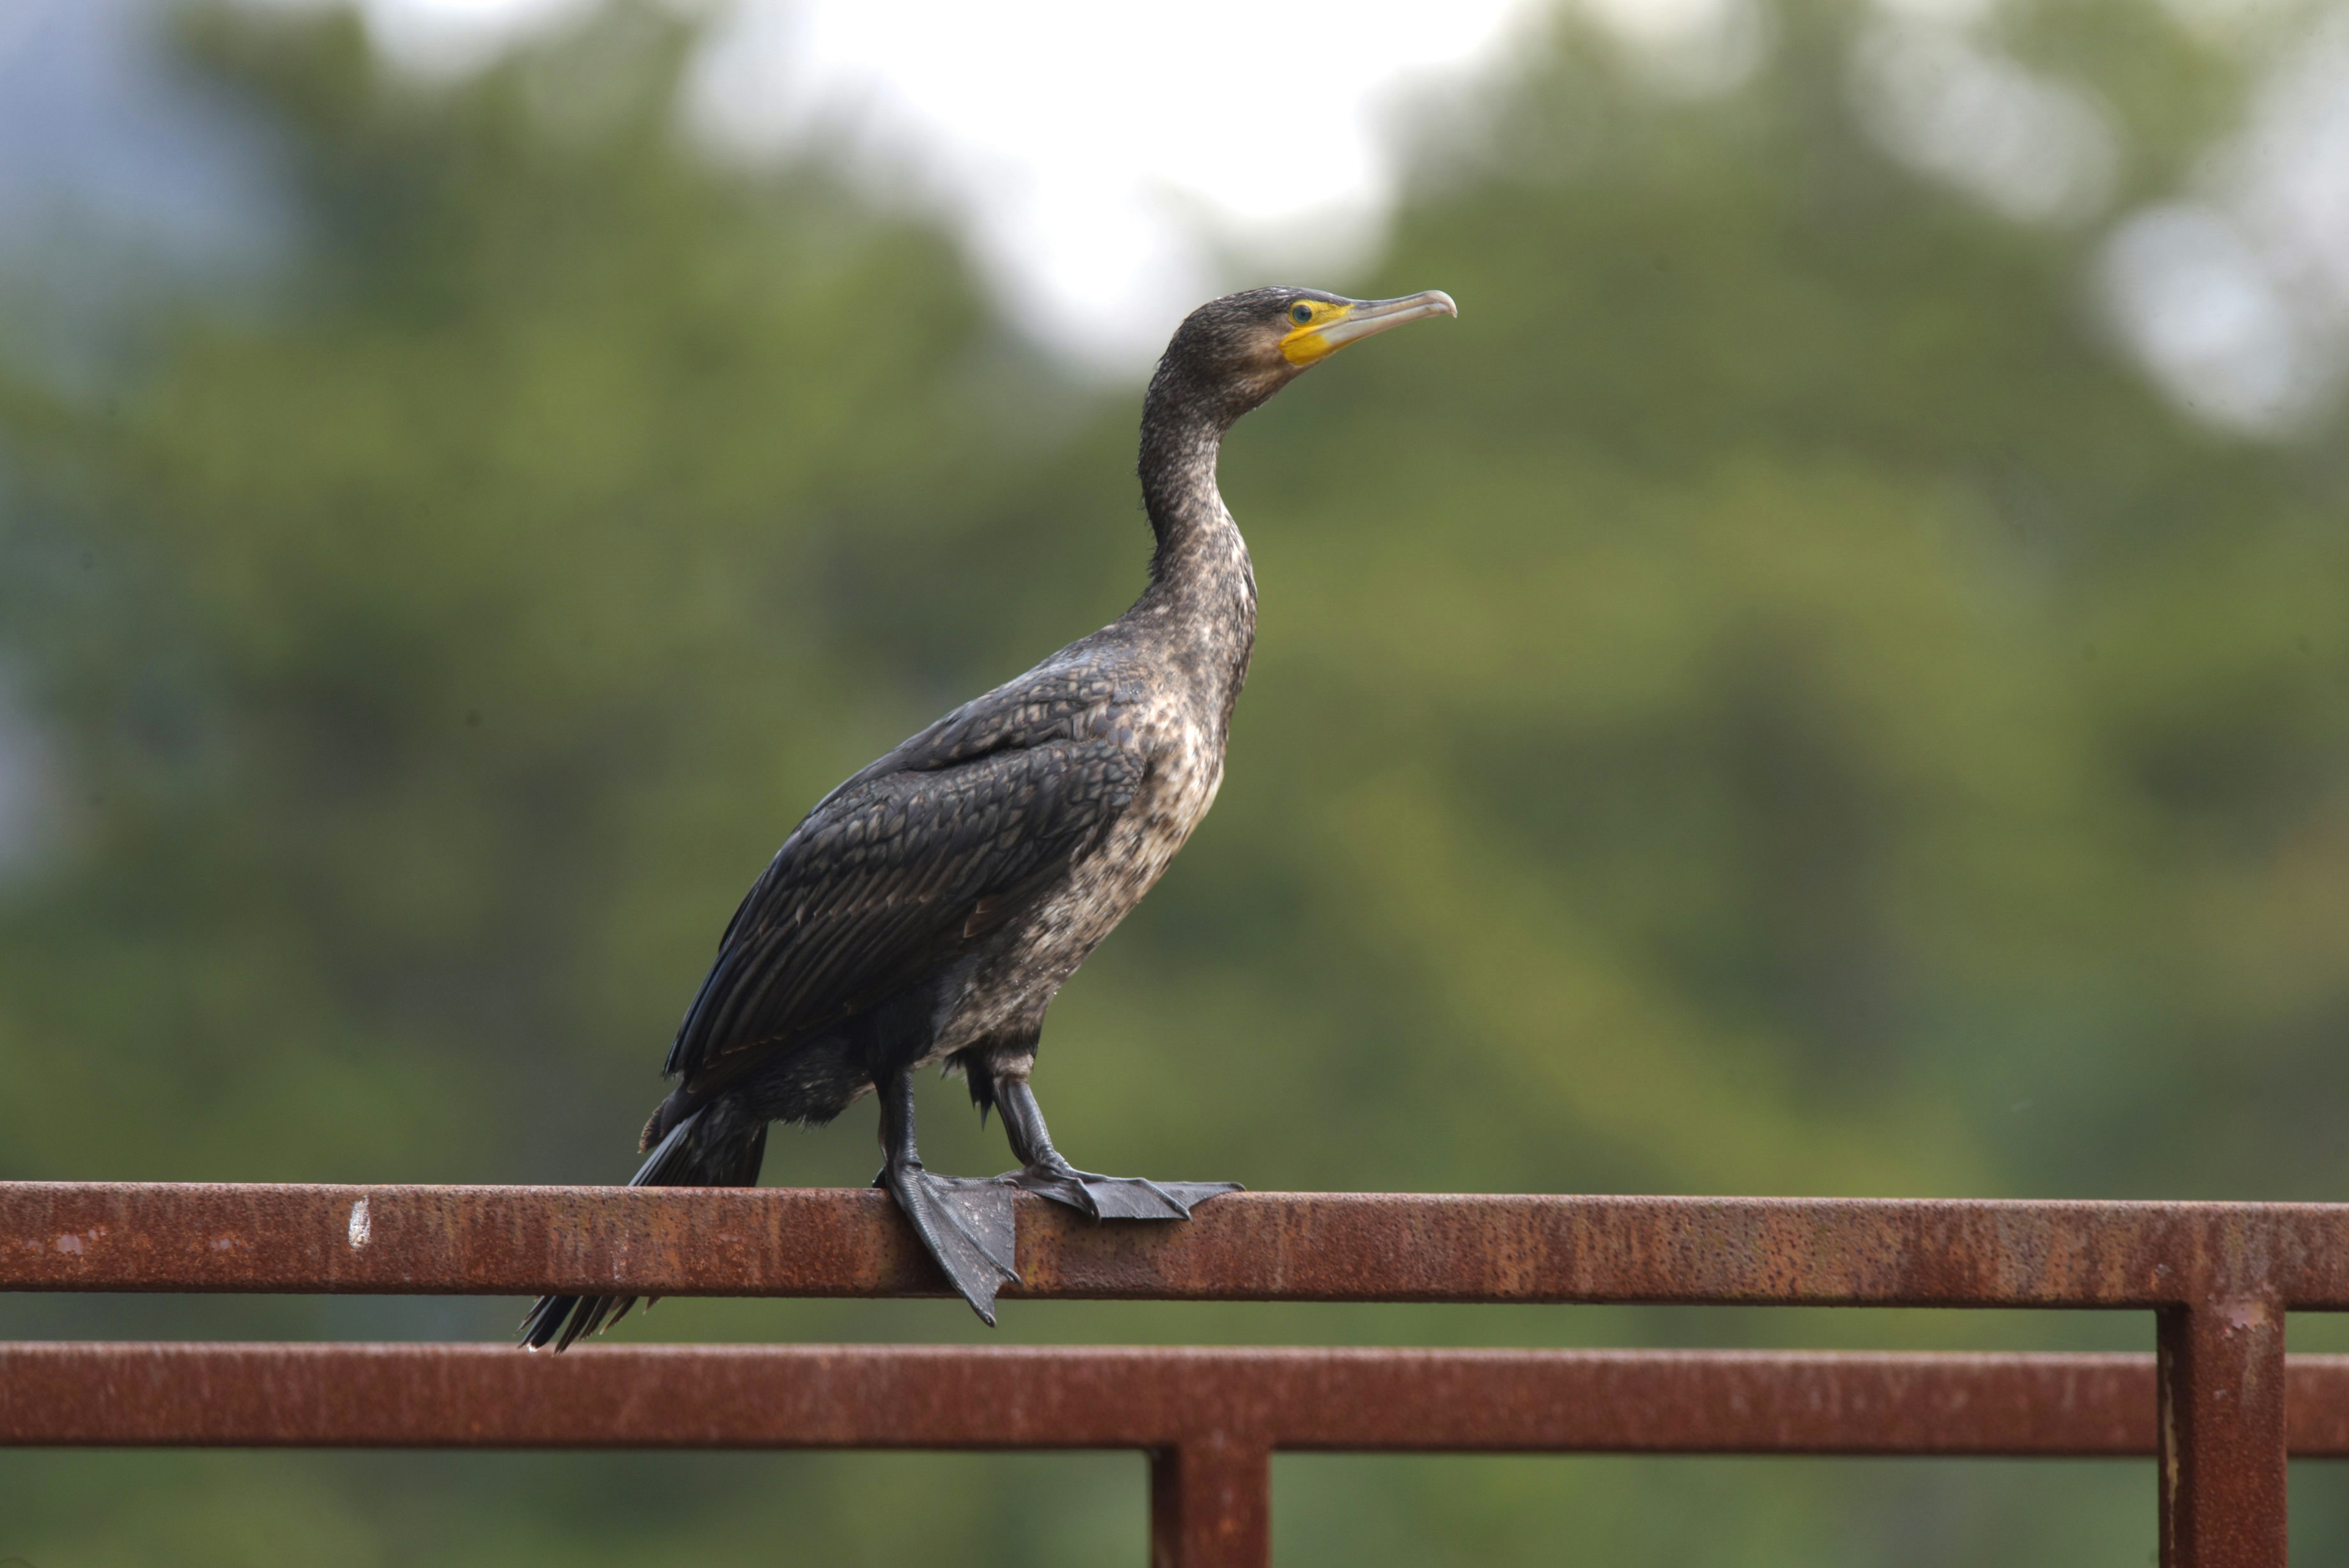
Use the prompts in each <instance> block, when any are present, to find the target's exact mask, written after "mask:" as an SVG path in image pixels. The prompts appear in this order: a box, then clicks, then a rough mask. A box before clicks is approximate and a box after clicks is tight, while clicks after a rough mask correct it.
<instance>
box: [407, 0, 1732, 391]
mask: <svg viewBox="0 0 2349 1568" xmlns="http://www.w3.org/2000/svg"><path fill="white" fill-rule="evenodd" d="M363 3H364V5H365V8H366V10H367V14H368V16H369V19H370V22H371V24H372V25H373V26H374V27H375V29H376V32H377V36H378V37H379V38H380V39H381V40H382V41H383V43H384V44H385V46H386V47H388V48H390V49H391V50H393V51H394V52H396V53H398V54H399V55H401V56H402V57H406V58H408V59H409V60H410V61H411V62H412V63H414V64H417V65H419V66H420V67H424V68H426V69H450V68H461V67H462V66H463V65H465V64H466V63H468V62H469V61H470V60H471V59H476V58H479V57H481V55H482V54H483V53H485V52H487V51H488V50H491V49H493V48H495V47H498V46H499V45H500V44H501V43H502V42H505V41H507V40H509V39H511V38H512V36H514V35H515V34H516V33H518V32H523V31H527V30H529V29H531V28H533V27H536V26H545V25H547V24H548V23H550V22H553V21H557V20H559V19H560V18H561V17H562V16H563V15H564V14H565V13H566V12H567V11H569V10H570V9H572V8H573V7H574V5H576V4H578V0H363ZM1653 3H1657V4H1671V3H1673V0H1653ZM1678 3H1680V4H1687V3H1688V0H1678ZM1542 9H1543V6H1542V5H1541V3H1540V0H1446V3H1445V4H1444V5H1428V4H1426V0H1352V3H1350V4H1349V5H1346V6H1344V7H1342V8H1338V9H1333V8H1332V7H1330V5H1327V4H1315V3H1308V0H1182V3H1180V4H1164V3H1161V4H1117V3H1109V4H1103V3H1102V0H1090V3H1088V0H988V3H986V4H983V5H982V4H973V3H971V0H957V3H951V4H947V3H938V0H741V3H740V4H739V5H730V6H721V7H719V9H718V11H717V15H718V16H719V17H720V21H719V27H718V31H717V34H716V36H715V39H714V42H713V46H712V48H711V51H710V54H709V57H708V58H707V59H706V60H705V61H704V62H703V68H702V70H701V72H700V79H699V87H700V89H701V90H700V94H699V105H700V109H701V113H700V116H699V118H700V119H701V121H702V124H703V128H704V129H705V130H707V131H708V132H709V134H710V135H711V136H712V137H713V138H714V139H715V140H717V141H719V143H720V144H721V145H726V146H730V147H734V148H738V149H740V150H744V151H761V150H766V149H771V148H775V147H779V146H788V145H790V144H791V143H792V141H794V140H798V139H801V138H803V137H805V136H807V135H809V134H810V133H811V132H812V131H815V132H822V133H824V134H836V133H839V132H842V131H845V132H846V133H847V134H848V135H849V137H850V139H851V140H852V144H853V145H854V146H855V147H857V148H858V149H859V150H860V151H862V152H864V153H865V154H866V155H868V161H869V163H870V165H871V167H872V169H873V171H874V178H875V180H876V182H878V183H879V184H881V185H882V186H884V187H887V186H888V185H890V184H892V183H897V184H910V185H911V186H913V187H914V188H915V191H916V193H918V194H919V195H921V196H923V197H925V198H928V199H933V200H944V201H945V202H948V203H949V204H950V205H951V206H952V207H953V208H955V209H956V210H957V211H959V212H960V213H962V214H963V215H964V218H965V229H966V232H967V233H968V234H969V235H970V238H971V240H972V243H973V244H974V247H975V250H976V252H977V254H978V257H979V259H980V261H981V263H982V264H983V265H986V266H987V267H988V270H989V271H990V272H991V273H992V274H993V275H994V277H995V279H996V282H997V283H998V285H999V288H1000V289H1001V291H1002V293H1003V295H1004V296H1005V298H1006V299H1007V301H1008V302H1009V305H1010V306H1011V307H1012V309H1013V311H1014V312H1015V313H1016V314H1017V315H1018V317H1019V318H1020V319H1021V320H1023V321H1024V322H1025V323H1027V324H1028V325H1029V326H1030V327H1031V328H1033V329H1035V330H1036V331H1037V332H1038V333H1039V334H1040V335H1041V336H1042V337H1046V338H1047V339H1048V340H1050V341H1051V342H1053V343H1055V344H1056V345H1058V346H1060V347H1061V348H1069V349H1072V350H1074V351H1076V352H1078V353H1079V354H1081V355H1083V356H1085V357H1088V358H1093V359H1096V360H1098V361H1101V362H1102V363H1103V364H1104V365H1105V366H1112V367H1117V368H1121V369H1123V368H1129V367H1130V366H1131V365H1132V364H1133V362H1134V361H1135V360H1136V359H1137V358H1141V357H1144V356H1146V355H1147V354H1149V353H1150V352H1152V351H1153V350H1154V349H1155V348H1156V347H1157V346H1158V345H1159V344H1161V343H1163V342H1164V340H1165V337H1166V333H1167V331H1168V330H1169V329H1170V328H1171V327H1172V326H1173V324H1174V320H1175V319H1177V318H1178V317H1180V315H1181V313H1182V311H1183V310H1184V309H1185V308H1187V307H1188V306H1189V305H1190V304H1192V303H1195V301H1196V300H1197V298H1198V297H1200V296H1202V295H1203V294H1205V293H1207V292H1211V291H1212V290H1213V288H1214V287H1215V286H1218V285H1220V284H1223V283H1225V282H1226V281H1231V279H1232V274H1231V273H1230V272H1229V271H1228V269H1227V265H1226V264H1224V263H1223V262H1221V261H1219V259H1218V257H1219V254H1220V255H1222V256H1231V255H1235V254H1236V255H1237V256H1239V257H1241V258H1244V259H1245V261H1246V262H1247V264H1249V265H1248V267H1247V271H1248V274H1249V277H1248V281H1272V280H1273V279H1272V277H1271V276H1267V277H1264V278H1262V279H1257V277H1256V276H1255V275H1256V274H1257V272H1259V271H1266V272H1268V273H1273V274H1277V275H1278V277H1279V278H1280V279H1282V280H1285V281H1291V282H1309V281H1310V282H1322V283H1327V284H1335V285H1337V286H1343V284H1344V281H1345V275H1346V273H1347V271H1348V269H1349V265H1350V264H1358V263H1359V262H1360V261H1361V259H1362V258H1363V257H1364V256H1366V255H1367V254H1370V253H1371V250H1372V248H1373V247H1374V246H1375V244H1376V241H1377V238H1378V234H1379V232H1380V224H1381V218H1382V217H1383V215H1384V214H1385V213H1386V212H1387V211H1388V209H1389V207H1390V205H1391V202H1392V196H1393V194H1394V187H1395V177H1396V169H1395V165H1394V161H1393V160H1392V158H1391V157H1390V156H1389V154H1388V150H1387V141H1386V140H1385V137H1384V135H1383V127H1384V125H1385V123H1386V120H1387V119H1388V117H1389V115H1390V113H1391V112H1392V109H1394V108H1395V107H1396V106H1397V105H1398V104H1399V103H1400V102H1403V101H1407V100H1408V99H1409V97H1410V96H1411V95H1412V94H1413V92H1414V91H1419V90H1424V89H1425V88H1429V87H1431V86H1433V85H1435V84H1437V83H1440V82H1442V81H1444V80H1445V79H1453V80H1457V79H1459V78H1461V77H1463V76H1464V75H1473V74H1474V73H1475V72H1476V71H1478V70H1479V69H1480V68H1485V67H1490V66H1491V65H1492V64H1494V63H1495V61H1496V60H1497V59H1498V58H1499V57H1502V56H1503V55H1504V53H1505V52H1506V49H1507V47H1508V46H1509V43H1510V41H1511V39H1512V38H1513V37H1516V36H1520V35H1521V32H1522V30H1523V29H1524V28H1526V26H1528V25H1529V24H1530V23H1531V22H1532V21H1533V20H1534V19H1535V18H1537V16H1538V15H1539V13H1540V11H1541V10H1542Z"/></svg>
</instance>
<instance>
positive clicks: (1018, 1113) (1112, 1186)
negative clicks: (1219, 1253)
mask: <svg viewBox="0 0 2349 1568" xmlns="http://www.w3.org/2000/svg"><path fill="white" fill-rule="evenodd" d="M995 1102H996V1105H997V1106H998V1107H999V1108H1000V1109H1001V1111H1002V1112H1003V1130H1004V1132H1005V1134H1006V1135H1007V1136H1009V1138H1010V1139H1011V1152H1012V1154H1013V1155H1015V1156H1017V1157H1018V1158H1019V1163H1020V1165H1021V1167H1022V1169H1021V1170H1020V1171H1019V1174H1018V1175H1016V1176H1014V1177H1013V1178H1012V1180H1013V1181H1015V1182H1017V1183H1018V1184H1019V1185H1020V1186H1021V1187H1024V1188H1026V1189H1028V1190H1029V1191H1030V1192H1033V1193H1035V1194H1037V1195H1038V1196H1040V1197H1043V1198H1049V1199H1052V1200H1053V1201H1054V1202H1055V1203H1065V1204H1067V1205H1068V1206H1069V1207H1070V1208H1071V1209H1074V1210H1079V1211H1080V1212H1082V1213H1086V1214H1090V1215H1092V1217H1093V1218H1094V1219H1096V1220H1188V1219H1189V1218H1190V1217H1191V1210H1192V1208H1193V1206H1194V1205H1195V1204H1200V1203H1205V1202H1206V1200H1207V1199H1210V1198H1215V1197H1218V1196H1220V1195H1221V1194H1223V1193H1226V1192H1238V1191H1240V1190H1242V1189H1241V1187H1240V1184H1239V1183H1238V1182H1237V1181H1151V1180H1149V1179H1145V1178H1143V1177H1139V1176H1096V1175H1095V1174H1093V1173H1092V1171H1089V1170H1079V1169H1077V1168H1075V1167H1074V1166H1072V1165H1071V1164H1070V1163H1069V1162H1068V1161H1067V1160H1065V1159H1063V1158H1061V1151H1060V1150H1059V1149H1056V1148H1054V1147H1052V1135H1051V1134H1050V1133H1049V1132H1047V1131H1046V1130H1045V1129H1044V1111H1043V1107H1041V1106H1039V1105H1037V1103H1036V1091H1035V1090H1033V1089H1031V1088H1030V1087H1029V1086H1028V1080H1027V1079H1026V1078H1024V1077H1022V1078H1011V1077H1002V1078H998V1079H996V1080H995Z"/></svg>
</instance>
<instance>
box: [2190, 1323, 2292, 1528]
mask: <svg viewBox="0 0 2349 1568" xmlns="http://www.w3.org/2000/svg"><path fill="white" fill-rule="evenodd" d="M2283 1328H2284V1314H2283V1309H2282V1305H2281V1304H2280V1303H2276V1302H2274V1301H2272V1300H2268V1299H2263V1298H2259V1297H2251V1298H2247V1299H2242V1300H2235V1301H2214V1302H2204V1303H2199V1304H2197V1305H2194V1306H2187V1307H2167V1308H2164V1309H2163V1310H2162V1312H2161V1314H2160V1350H2161V1355H2160V1376H2159V1384H2160V1396H2159V1397H2160V1414H2161V1425H2160V1453H2161V1563H2162V1568H2284V1557H2285V1541H2286V1532H2285V1513H2284V1459H2285V1454H2284V1363H2283Z"/></svg>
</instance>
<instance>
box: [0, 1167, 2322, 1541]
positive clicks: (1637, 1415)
mask: <svg viewBox="0 0 2349 1568" xmlns="http://www.w3.org/2000/svg"><path fill="white" fill-rule="evenodd" d="M1019 1266H1020V1273H1021V1277H1022V1280H1023V1284H1022V1285H1020V1286H1019V1287H1016V1288H1014V1289H1011V1290H1007V1291H1006V1292H1005V1294H1006V1295H1007V1296H1014V1295H1026V1296H1030V1297H1061V1298H1091V1299H1106V1298H1153V1299H1169V1300H1208V1299H1215V1300H1250V1301H1265V1300H1304V1301H1359V1302H1371V1301H1386V1302H1395V1301H1406V1302H1428V1301H1443V1302H1558V1303H1565V1302H1586V1303H1595V1302H1649V1303H1693V1304H1726V1305H1739V1304H1743V1305H1755V1304H1780V1305H1862V1304H1865V1305H1879V1306H1942V1307H2017V1306H2020V1307H2050V1308H2053V1307H2070V1308H2103V1309H2150V1310H2151V1311H2153V1312H2154V1313H2155V1314H2156V1319H2157V1324H2158V1328H2157V1345H2158V1356H2155V1357H2145V1356H2106V1355H2095V1356H2081V1355H2000V1356H1981V1355H1735V1354H1722V1353H1694V1352H1683V1353H1592V1352H1556V1351H1552V1352H1542V1351H1394V1350H1383V1351H1299V1350H1253V1351H1235V1350H1149V1349H1131V1350H1037V1349H1021V1348H997V1347H979V1348H945V1347H924V1348H913V1347H892V1346H874V1347H850V1346H787V1347H777V1348H760V1349H717V1348H709V1349H697V1348H685V1347H663V1348H626V1349H614V1348H596V1349H592V1350H588V1351H585V1352H574V1353H571V1354H569V1355H563V1356H544V1355H541V1356H524V1355H520V1354H518V1353H515V1352H513V1351H511V1350H509V1349H506V1348H504V1347H502V1346H486V1347H477V1346H461V1347H445V1346H413V1345H411V1346H398V1345H390V1346H381V1345H12V1346H0V1443H9V1444H16V1445H26V1444H41V1445H54V1444H212V1445H246V1444H254V1445H282V1444H303V1445H308V1444H322V1445H362V1446H377V1445H383V1446H435V1447H437V1446H495V1447H542V1446H543V1447H580V1446H610V1447H708V1448H726V1447H750V1448H770V1447H773V1448H790V1447H874V1448H893V1447H904V1448H1132V1449H1142V1450H1144V1451H1146V1452H1148V1453H1149V1454H1150V1455H1151V1456H1152V1478H1153V1487H1152V1538H1153V1542H1154V1554H1153V1561H1154V1563H1160V1564H1170V1565H1172V1564H1180V1565H1183V1568H1209V1565H1215V1568H1226V1565H1239V1564H1249V1565H1254V1568H1261V1565H1262V1564H1264V1563H1267V1562H1268V1554H1269V1538H1270V1536H1269V1514H1270V1503H1269V1494H1270V1456H1271V1454H1272V1452H1273V1451H1275V1450H1276V1449H1324V1450H1343V1451H1375V1450H1410V1451H1461V1452H1471V1451H1535V1452H1593V1451H1614V1452H1651V1453H1671V1452H1709V1453H1723V1452H1738V1453H1820V1454H1823V1453H1907V1454H1975V1455H1987V1454H2010V1455H2053V1454H2077V1455H2088V1454H2157V1455H2158V1458H2159V1461H2160V1462H2159V1466H2158V1477H2159V1482H2158V1492H2159V1499H2160V1510H2161V1515H2160V1517H2161V1549H2162V1561H2163V1562H2164V1563H2166V1564H2169V1565H2172V1568H2281V1565H2282V1563H2284V1560H2285V1558H2284V1552H2285V1459H2286V1456H2287V1452H2288V1451H2289V1452H2297V1453H2301V1454H2303V1455H2307V1456H2312V1457H2313V1456H2349V1358H2330V1357H2302V1358H2295V1360H2294V1361H2293V1363H2292V1365H2291V1366H2290V1367H2289V1368H2287V1366H2286V1363H2285V1360H2284V1354H2283V1345H2284V1332H2283V1331H2284V1317H2285V1314H2286V1313H2287V1312H2288V1311H2290V1310H2294V1309H2301V1310H2328V1311H2338V1310H2344V1309H2349V1206H2333V1205H2322V1206H2320V1205H2285V1204H2199V1203H2197V1204H2157V1203H2037V1202H2022V1203H2011V1202H1951V1201H1905V1200H1889V1199H1636V1198H1482V1197H1382V1196H1370V1195H1360V1194H1347V1195H1321V1194H1278V1193H1248V1194H1237V1195H1234V1196H1232V1197H1228V1198H1222V1199H1216V1201H1215V1202H1214V1203H1212V1204H1209V1205H1207V1206H1206V1207H1205V1208H1203V1209H1202V1210H1200V1211H1199V1214H1198V1216H1197V1218H1196V1219H1195V1220H1193V1221H1192V1222H1191V1223H1190V1224H1188V1225H1183V1226H1174V1227H1143V1226H1123V1225H1092V1224H1089V1223H1087V1222H1085V1221H1083V1220H1079V1219H1077V1218H1076V1217H1074V1216H1072V1215H1071V1214H1069V1213H1067V1212H1066V1211H1065V1210H1059V1209H1055V1208H1053V1207H1051V1206H1050V1205H1047V1204H1043V1203H1041V1202H1040V1201H1037V1200H1034V1199H1025V1198H1023V1199H1021V1200H1020V1201H1019ZM0 1289H14V1290H49V1291H57V1290H66V1291H268V1292H337V1293H470V1294H498V1293H512V1294H530V1293H537V1292H541V1291H550V1290H551V1291H565V1292H578V1291H604V1292H611V1291H620V1292H627V1293H640V1294H659V1295H810V1296H815V1295H826V1296H878V1295H916V1294H943V1293H945V1289H946V1287H945V1283H944V1282H943V1281H942V1280H941V1279H939V1278H938V1276H937V1275H936V1273H935V1272H934V1271H933V1269H932V1267H931V1265H930V1264H929V1262H927V1260H926V1258H925V1257H924V1256H923V1255H922V1254H921V1253H920V1251H918V1249H917V1247H916V1243H915V1241H914V1240H913V1238H912V1236H911V1234H910V1232H908V1231H906V1229H905V1226H904V1225H903V1223H902V1222H901V1221H900V1220H898V1219H897V1217H896V1215H895V1211H894V1210H892V1209H890V1207H889V1205H888V1199H886V1198H885V1197H884V1196H882V1195H880V1194H877V1193H870V1192H858V1191H788V1190H776V1189H751V1190H722V1191H721V1190H690V1191H686V1190H670V1191H661V1190H624V1189H604V1188H428V1187H376V1188H363V1187H209V1186H138V1185H74V1184H62V1183H60V1184H45V1183H23V1184H15V1185H9V1184H0ZM681 1380H683V1381H681ZM656 1387H657V1388H659V1389H660V1390H662V1391H663V1393H662V1397H658V1398H656V1397H653V1390H654V1389H655V1388H656ZM680 1387H689V1388H690V1389H691V1390H692V1397H690V1398H685V1399H680V1398H678V1397H677V1390H678V1388H680ZM1015 1392H1016V1393H1017V1395H1018V1397H1017V1398H1013V1397H1009V1396H1011V1395H1012V1394H1013V1393H1015Z"/></svg>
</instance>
